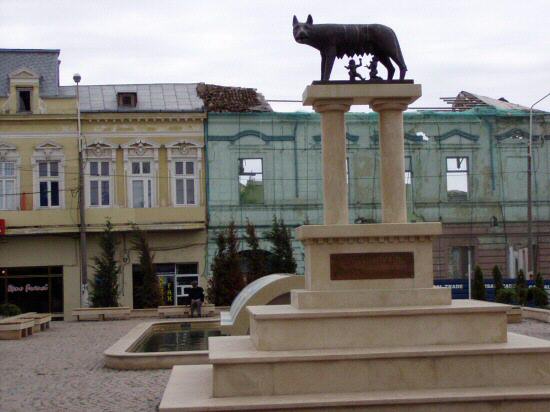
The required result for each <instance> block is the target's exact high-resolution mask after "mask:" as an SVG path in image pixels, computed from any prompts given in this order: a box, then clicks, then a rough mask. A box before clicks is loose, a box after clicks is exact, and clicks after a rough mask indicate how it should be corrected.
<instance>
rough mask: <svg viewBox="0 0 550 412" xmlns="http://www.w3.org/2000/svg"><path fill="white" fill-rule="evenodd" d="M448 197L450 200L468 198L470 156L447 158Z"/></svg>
mask: <svg viewBox="0 0 550 412" xmlns="http://www.w3.org/2000/svg"><path fill="white" fill-rule="evenodd" d="M447 197H448V199H449V200H467V199H468V158H467V157H448V158H447Z"/></svg>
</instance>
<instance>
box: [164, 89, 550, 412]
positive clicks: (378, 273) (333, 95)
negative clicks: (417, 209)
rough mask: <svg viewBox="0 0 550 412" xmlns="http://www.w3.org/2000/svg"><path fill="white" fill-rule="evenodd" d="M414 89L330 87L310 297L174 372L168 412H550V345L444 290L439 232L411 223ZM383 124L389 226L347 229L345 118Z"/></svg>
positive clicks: (316, 103)
mask: <svg viewBox="0 0 550 412" xmlns="http://www.w3.org/2000/svg"><path fill="white" fill-rule="evenodd" d="M420 96H421V86H420V85H419V84H414V83H412V82H410V81H409V82H406V81H401V82H399V81H397V82H383V83H382V82H370V83H369V82H326V81H325V82H320V83H318V84H315V83H314V84H312V85H310V86H307V88H306V90H305V91H304V94H303V103H304V105H307V106H313V108H314V110H315V111H317V112H319V113H320V114H321V123H322V152H323V156H322V159H323V204H324V224H323V225H307V226H302V227H299V228H298V229H297V231H296V233H297V238H298V239H299V240H301V241H302V242H303V244H304V247H305V268H306V273H305V277H306V279H305V289H303V290H293V291H292V293H291V304H290V305H276V306H249V307H248V311H249V313H250V336H228V337H215V338H210V341H209V346H210V349H209V358H210V362H211V364H210V365H189V366H176V367H174V369H173V371H172V375H171V377H170V380H169V383H168V386H167V388H166V391H165V393H164V397H163V399H162V402H161V405H160V411H162V412H168V411H210V410H212V411H214V410H215V411H221V410H238V411H242V410H258V411H259V410H262V411H265V410H277V411H296V410H307V411H321V410H323V411H325V410H326V411H347V410H350V411H351V410H353V411H388V412H389V411H392V412H393V411H407V412H420V411H462V410H467V409H469V410H472V411H499V412H500V411H510V412H512V411H514V412H515V411H520V410H521V411H548V410H550V342H548V341H545V340H541V339H536V338H531V337H526V336H522V335H517V334H512V333H507V315H506V312H507V309H508V306H507V305H501V304H496V303H490V302H482V301H475V300H455V301H453V300H451V293H450V290H449V289H443V288H435V287H434V286H433V259H432V242H433V239H434V238H435V237H437V236H438V235H439V234H441V230H442V229H441V224H440V223H407V213H406V199H405V183H404V133H403V111H404V110H406V109H407V106H408V105H409V104H410V103H412V102H413V101H415V100H416V99H418V98H419V97H420ZM352 105H369V106H370V107H371V108H372V109H373V110H374V111H376V112H378V113H379V122H380V124H379V128H380V151H381V163H382V165H381V191H382V196H381V197H382V220H383V222H382V223H380V224H349V220H348V199H347V193H348V192H347V183H346V139H345V134H346V133H345V121H344V114H345V113H346V112H347V111H348V110H349V108H350V107H351V106H352Z"/></svg>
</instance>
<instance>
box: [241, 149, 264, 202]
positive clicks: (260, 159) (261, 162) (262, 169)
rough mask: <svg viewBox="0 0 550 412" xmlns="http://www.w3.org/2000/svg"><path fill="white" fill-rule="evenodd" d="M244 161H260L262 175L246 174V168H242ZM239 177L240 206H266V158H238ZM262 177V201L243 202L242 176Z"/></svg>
mask: <svg viewBox="0 0 550 412" xmlns="http://www.w3.org/2000/svg"><path fill="white" fill-rule="evenodd" d="M243 160H259V161H260V164H261V173H244V168H243V167H242V166H243V164H242V161H243ZM237 167H238V169H237V171H238V175H237V189H238V196H239V205H265V185H264V158H263V157H261V156H260V157H239V158H238V166H237ZM241 170H243V173H241ZM259 174H261V175H262V180H261V182H262V201H261V202H257V203H246V202H243V200H242V197H241V186H240V184H241V182H240V180H241V176H253V175H254V176H256V175H259Z"/></svg>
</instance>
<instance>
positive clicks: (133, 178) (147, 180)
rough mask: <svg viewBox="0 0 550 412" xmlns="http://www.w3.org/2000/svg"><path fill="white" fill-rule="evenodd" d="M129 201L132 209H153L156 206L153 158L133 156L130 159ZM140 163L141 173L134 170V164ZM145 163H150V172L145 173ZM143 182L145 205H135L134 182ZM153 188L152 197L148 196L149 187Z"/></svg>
mask: <svg viewBox="0 0 550 412" xmlns="http://www.w3.org/2000/svg"><path fill="white" fill-rule="evenodd" d="M128 163H129V169H130V170H129V173H128V182H129V184H128V203H129V207H130V208H132V209H151V208H153V207H155V196H156V185H155V173H154V170H153V159H151V158H132V159H129V160H128ZM134 163H139V173H134V172H133V164H134ZM143 163H149V172H148V173H143ZM137 181H142V182H143V205H144V206H143V207H136V206H135V205H134V182H137ZM149 188H150V189H151V197H150V198H149V196H148V189H149Z"/></svg>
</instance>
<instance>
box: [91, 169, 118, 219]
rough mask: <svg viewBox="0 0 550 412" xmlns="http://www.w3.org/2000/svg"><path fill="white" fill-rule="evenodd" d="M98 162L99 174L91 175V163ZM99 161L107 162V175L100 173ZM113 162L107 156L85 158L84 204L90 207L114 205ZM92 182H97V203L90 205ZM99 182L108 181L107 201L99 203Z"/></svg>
mask: <svg viewBox="0 0 550 412" xmlns="http://www.w3.org/2000/svg"><path fill="white" fill-rule="evenodd" d="M94 162H95V163H98V171H99V175H92V170H91V169H92V163H94ZM101 163H107V164H108V170H109V174H108V175H107V176H105V175H102V174H101ZM114 172H115V168H114V162H112V161H111V160H110V159H108V158H89V159H86V172H85V176H86V182H85V184H86V205H87V206H88V207H91V208H94V209H95V208H110V207H113V205H114V203H115V202H114V192H115V191H114V178H113V177H114V176H113V175H114ZM92 182H98V202H99V204H97V205H92ZM101 182H108V183H109V203H108V204H106V205H103V204H101V192H102V191H101Z"/></svg>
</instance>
